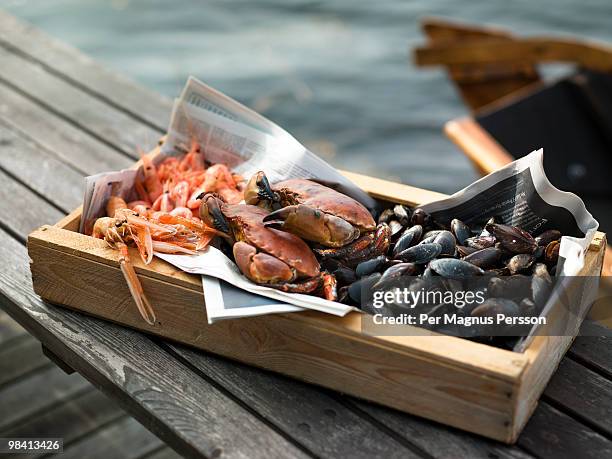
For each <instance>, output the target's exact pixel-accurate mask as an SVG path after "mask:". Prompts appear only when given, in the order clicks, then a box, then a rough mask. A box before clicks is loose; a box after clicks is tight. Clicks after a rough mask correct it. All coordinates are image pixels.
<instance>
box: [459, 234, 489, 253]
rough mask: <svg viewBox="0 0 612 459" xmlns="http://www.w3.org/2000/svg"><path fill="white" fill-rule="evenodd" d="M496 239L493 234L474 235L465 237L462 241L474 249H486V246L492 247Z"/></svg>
mask: <svg viewBox="0 0 612 459" xmlns="http://www.w3.org/2000/svg"><path fill="white" fill-rule="evenodd" d="M496 242H497V239H496V238H495V236H474V237H469V238H467V239H466V240H465V241H464V243H465V245H467V246H468V247H472V248H473V249H476V250H482V249H486V248H487V247H493V246H494V245H495V243H496Z"/></svg>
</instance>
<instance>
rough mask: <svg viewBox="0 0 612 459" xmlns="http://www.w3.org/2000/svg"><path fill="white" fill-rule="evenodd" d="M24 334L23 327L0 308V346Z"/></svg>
mask: <svg viewBox="0 0 612 459" xmlns="http://www.w3.org/2000/svg"><path fill="white" fill-rule="evenodd" d="M25 334H26V331H25V330H24V329H23V327H22V326H21V325H19V324H18V323H17V322H15V321H14V320H13V319H11V317H10V316H9V315H8V314H7V313H6V312H4V311H3V310H1V309H0V346H2V345H3V344H5V343H7V342H9V341H11V340H13V339H15V338H19V337H20V336H23V335H25Z"/></svg>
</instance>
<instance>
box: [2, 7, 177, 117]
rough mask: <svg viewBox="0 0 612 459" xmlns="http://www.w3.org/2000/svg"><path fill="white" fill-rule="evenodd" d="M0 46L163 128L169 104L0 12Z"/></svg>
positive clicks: (74, 50)
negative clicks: (26, 57) (32, 60)
mask: <svg viewBox="0 0 612 459" xmlns="http://www.w3.org/2000/svg"><path fill="white" fill-rule="evenodd" d="M0 44H2V45H4V46H5V47H9V48H10V49H13V50H19V52H20V53H22V54H23V55H26V56H28V58H30V59H35V60H36V61H37V62H39V63H40V64H41V65H44V66H45V68H47V69H49V70H51V71H52V72H53V73H54V74H57V75H61V77H62V78H63V79H65V80H66V81H67V82H69V84H71V85H72V86H76V87H80V88H83V89H86V90H88V91H89V92H91V93H92V94H95V95H96V96H97V97H99V98H102V99H104V100H106V101H107V102H108V103H111V104H114V105H115V106H116V107H121V109H122V110H124V111H126V112H130V114H131V116H133V117H136V118H137V119H140V120H142V121H144V122H146V123H148V124H150V125H152V126H155V127H158V128H164V129H165V128H166V127H167V125H168V121H169V118H170V111H171V109H172V101H171V100H170V99H168V98H166V97H163V96H162V95H160V94H159V93H156V92H154V91H151V90H148V89H146V88H144V87H143V86H141V85H139V84H137V83H134V82H133V81H131V80H130V79H128V78H126V77H124V76H122V75H119V74H117V73H116V72H113V71H109V70H107V69H106V68H104V66H102V65H100V64H99V63H98V62H96V61H94V60H93V59H92V58H90V57H89V56H87V55H85V54H83V53H81V52H80V51H79V50H77V49H76V48H74V47H72V46H70V45H68V44H66V43H64V42H62V41H60V40H58V39H56V38H54V37H51V36H50V35H48V34H46V33H45V32H43V31H41V30H40V29H38V28H36V27H34V26H32V25H30V24H27V23H25V22H23V21H21V20H19V19H17V18H15V17H14V16H12V15H10V14H9V13H7V12H5V11H1V10H0Z"/></svg>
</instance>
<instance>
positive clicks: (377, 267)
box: [355, 255, 389, 277]
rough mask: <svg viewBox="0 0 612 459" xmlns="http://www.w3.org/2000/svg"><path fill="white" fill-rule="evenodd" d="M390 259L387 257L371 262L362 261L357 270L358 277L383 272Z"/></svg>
mask: <svg viewBox="0 0 612 459" xmlns="http://www.w3.org/2000/svg"><path fill="white" fill-rule="evenodd" d="M388 262H389V259H388V258H387V257H386V256H385V255H380V256H378V257H374V258H372V259H370V260H365V261H362V262H361V263H359V264H358V265H357V267H356V268H355V274H356V275H357V277H363V276H367V275H369V274H372V273H373V272H377V271H382V270H383V268H384V267H385V265H386V264H387V263H388Z"/></svg>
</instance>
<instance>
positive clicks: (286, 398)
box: [171, 345, 420, 458]
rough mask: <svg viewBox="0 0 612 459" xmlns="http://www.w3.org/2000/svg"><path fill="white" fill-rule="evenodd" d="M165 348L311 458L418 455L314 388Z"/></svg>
mask: <svg viewBox="0 0 612 459" xmlns="http://www.w3.org/2000/svg"><path fill="white" fill-rule="evenodd" d="M171 347H172V349H173V350H174V351H175V352H177V354H178V355H180V357H181V358H183V359H185V360H186V361H188V362H189V363H190V364H192V365H194V366H195V367H196V368H197V369H198V370H201V371H202V372H203V373H204V374H205V375H206V376H207V377H208V378H212V379H213V380H214V381H215V382H216V383H217V384H219V385H221V386H223V387H226V388H228V390H230V391H231V392H232V394H233V395H234V396H236V397H239V398H240V399H241V400H242V401H243V402H245V403H247V404H248V405H249V406H250V407H251V408H253V409H255V410H257V412H259V413H261V415H262V416H264V417H265V418H266V419H267V420H268V422H271V423H273V424H274V425H276V426H277V427H278V428H280V429H282V430H283V431H284V432H286V433H287V434H288V435H290V436H291V437H292V438H294V439H296V440H297V441H299V442H300V443H301V444H303V445H304V446H306V447H307V448H308V450H309V451H312V452H313V453H314V454H315V455H317V456H321V457H352V458H372V457H382V456H384V457H389V458H395V457H398V458H399V457H406V458H413V457H420V456H418V455H416V454H415V453H414V452H413V451H412V450H411V449H409V448H408V447H406V446H405V445H404V444H402V443H400V442H398V441H397V440H396V439H395V438H393V437H392V436H390V435H388V434H387V433H385V432H383V431H381V430H379V429H376V428H374V427H373V426H372V425H371V424H370V423H368V422H363V419H362V417H360V416H359V414H358V413H355V411H353V410H351V409H350V408H348V407H347V406H345V404H343V403H340V402H338V401H337V400H336V399H335V398H334V397H333V396H332V395H331V394H329V393H327V392H326V391H321V390H320V389H318V388H317V387H314V386H312V385H309V384H304V383H300V382H296V381H293V380H291V379H288V378H284V377H279V376H276V375H273V374H271V373H268V372H263V371H259V370H257V369H255V368H251V367H247V366H245V365H240V364H236V363H234V362H230V361H228V360H226V359H222V358H219V357H216V356H213V355H210V354H203V353H200V352H195V351H194V350H192V349H189V348H186V347H184V346H179V345H172V346H171Z"/></svg>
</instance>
